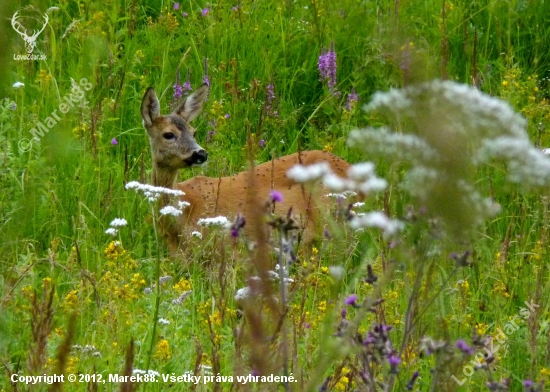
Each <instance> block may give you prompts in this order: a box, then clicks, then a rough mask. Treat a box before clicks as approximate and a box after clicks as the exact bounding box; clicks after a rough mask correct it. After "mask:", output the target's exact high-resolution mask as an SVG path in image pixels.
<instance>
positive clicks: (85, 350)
mask: <svg viewBox="0 0 550 392" xmlns="http://www.w3.org/2000/svg"><path fill="white" fill-rule="evenodd" d="M72 349H73V350H75V351H80V353H81V354H84V355H89V356H91V357H97V358H101V353H100V352H99V350H98V349H97V348H96V347H95V346H94V345H91V344H87V345H85V346H84V347H82V346H81V345H79V344H75V345H73V346H72Z"/></svg>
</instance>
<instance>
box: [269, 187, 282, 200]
mask: <svg viewBox="0 0 550 392" xmlns="http://www.w3.org/2000/svg"><path fill="white" fill-rule="evenodd" d="M269 198H270V199H271V201H273V202H275V203H276V202H279V203H281V202H282V201H283V194H282V193H281V192H279V191H276V190H275V189H273V190H272V191H271V192H269Z"/></svg>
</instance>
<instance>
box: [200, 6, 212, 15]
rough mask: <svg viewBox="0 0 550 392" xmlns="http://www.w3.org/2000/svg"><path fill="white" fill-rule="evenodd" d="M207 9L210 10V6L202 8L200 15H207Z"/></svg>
mask: <svg viewBox="0 0 550 392" xmlns="http://www.w3.org/2000/svg"><path fill="white" fill-rule="evenodd" d="M209 11H210V8H203V10H202V11H201V14H202V16H203V17H205V16H206V15H208V12H209Z"/></svg>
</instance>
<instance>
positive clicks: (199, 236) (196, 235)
mask: <svg viewBox="0 0 550 392" xmlns="http://www.w3.org/2000/svg"><path fill="white" fill-rule="evenodd" d="M191 236H193V237H197V238H198V239H202V233H201V232H200V231H192V232H191Z"/></svg>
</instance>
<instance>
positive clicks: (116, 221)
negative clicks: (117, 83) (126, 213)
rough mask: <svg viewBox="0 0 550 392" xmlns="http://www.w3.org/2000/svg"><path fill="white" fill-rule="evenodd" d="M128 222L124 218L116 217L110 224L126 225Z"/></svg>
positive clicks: (113, 225)
mask: <svg viewBox="0 0 550 392" xmlns="http://www.w3.org/2000/svg"><path fill="white" fill-rule="evenodd" d="M127 224H128V222H127V221H126V219H124V218H115V219H113V220H112V221H111V224H110V225H109V226H111V227H122V226H126V225H127Z"/></svg>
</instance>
